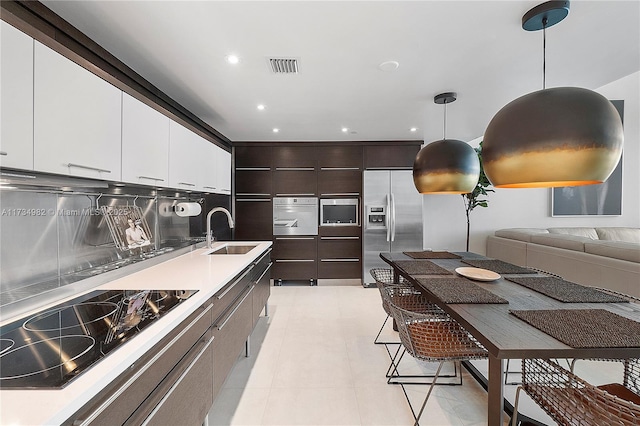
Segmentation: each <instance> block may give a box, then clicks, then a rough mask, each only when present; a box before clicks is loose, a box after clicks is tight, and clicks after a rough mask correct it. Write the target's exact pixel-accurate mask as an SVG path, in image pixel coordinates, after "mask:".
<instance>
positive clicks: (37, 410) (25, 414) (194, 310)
mask: <svg viewBox="0 0 640 426" xmlns="http://www.w3.org/2000/svg"><path fill="white" fill-rule="evenodd" d="M237 246H244V247H246V248H245V250H234V247H237ZM270 246H271V242H218V243H215V244H214V245H213V248H212V249H197V250H193V251H191V252H189V253H187V254H184V255H181V256H178V257H175V258H173V259H170V260H167V261H166V262H162V263H159V264H157V265H154V266H151V267H149V268H146V269H143V270H140V271H137V272H134V273H132V274H129V275H126V276H124V277H121V278H118V279H115V280H113V281H109V282H107V283H105V284H103V285H101V286H100V287H99V288H94V289H92V291H93V290H197V292H196V293H195V294H193V295H191V296H190V297H189V298H188V299H186V300H184V301H182V302H181V303H180V304H179V305H177V306H176V307H175V308H173V309H172V310H171V311H169V312H168V313H166V315H163V316H162V317H161V318H159V319H158V320H156V321H154V322H153V323H151V324H150V325H149V326H148V327H146V328H144V329H143V330H141V331H140V332H138V333H137V334H135V336H134V337H133V338H132V339H131V340H130V341H128V342H126V343H124V344H122V345H121V346H120V347H118V348H117V349H116V350H114V351H112V352H110V353H109V354H108V355H107V356H105V357H104V358H102V359H100V360H99V361H98V362H96V363H95V364H93V365H91V366H90V367H89V368H88V369H86V370H85V371H83V372H82V374H80V375H79V376H78V377H76V378H74V379H73V380H72V381H71V382H69V383H68V384H67V385H65V386H64V387H62V388H57V389H6V388H3V389H2V390H1V391H0V424H3V425H5V424H6V425H57V424H72V423H74V422H76V424H90V423H91V424H93V423H92V422H94V423H95V424H100V423H101V416H102V417H103V418H104V419H103V420H105V421H109V422H111V424H114V423H118V424H119V423H122V421H117V420H116V418H117V416H118V415H120V416H123V415H124V416H125V417H123V418H125V419H126V418H128V414H122V413H120V412H118V409H113V405H114V404H117V403H118V400H119V399H123V400H127V401H128V400H131V399H132V398H131V396H132V395H127V392H128V390H129V388H131V389H138V387H139V386H141V384H143V383H146V382H148V381H153V380H157V381H158V383H159V384H157V388H156V384H153V385H150V386H151V387H150V390H149V392H151V391H153V392H155V393H157V392H158V389H160V390H162V389H163V386H164V387H165V388H166V389H164V390H162V393H161V394H160V395H155V396H154V395H151V396H153V397H154V398H155V399H154V398H151V397H149V398H147V400H145V401H144V403H143V404H141V407H142V405H145V404H146V405H149V400H150V401H151V402H153V403H154V404H155V403H156V402H157V403H158V404H157V405H158V407H160V406H161V405H162V404H163V403H165V402H167V398H168V396H169V395H179V394H180V389H179V387H178V388H177V386H179V385H180V383H181V382H183V379H184V378H185V377H188V376H187V375H188V373H189V372H190V371H192V370H193V373H196V371H201V370H198V368H201V367H202V368H204V369H205V370H202V371H210V372H211V374H205V375H202V374H192V376H195V378H196V379H198V377H201V378H202V379H203V380H205V381H207V380H208V382H207V383H206V384H205V385H206V387H207V392H209V389H210V395H209V400H210V401H211V402H212V401H213V398H214V397H215V390H216V389H219V387H220V386H221V385H222V383H223V382H224V379H225V378H226V374H227V373H228V370H230V366H232V365H233V363H234V362H235V360H236V358H237V356H238V355H239V353H240V351H238V350H237V348H238V340H239V339H240V340H239V342H240V343H241V344H242V343H244V341H245V340H246V339H247V337H248V335H249V334H250V332H251V330H252V329H253V326H254V325H255V320H256V317H257V315H258V314H259V313H260V311H261V310H262V308H263V307H264V305H265V303H266V299H267V297H268V293H269V289H268V283H269V280H268V278H269V274H268V273H267V272H268V268H269V267H270V262H269V253H270V250H271V249H270ZM242 251H246V253H242ZM212 252H214V253H212ZM236 252H241V253H239V254H235V253H236ZM265 282H266V286H267V287H266V289H265V288H264V283H265ZM258 283H262V284H260V285H258ZM75 296H78V295H74V297H75ZM68 299H71V297H69V298H68ZM60 302H64V300H51V303H50V304H48V305H40V306H38V307H37V309H35V308H34V311H33V313H36V312H42V311H43V310H46V309H48V308H50V307H52V306H55V305H57V304H59V303H60ZM242 313H246V315H243V316H241V315H240V314H242ZM27 316H28V315H27ZM15 319H17V318H2V324H0V325H6V324H7V323H9V322H12V321H14V320H15ZM236 319H237V320H236ZM238 321H240V323H238ZM234 322H235V323H236V326H234ZM185 324H187V325H185ZM238 325H239V327H237V326H238ZM183 327H184V331H179V330H181V329H182V328H183ZM223 329H224V330H223ZM177 330H178V332H177ZM191 330H197V334H194V336H195V340H197V343H196V342H195V341H194V342H193V345H192V344H191V343H190V341H189V343H188V347H186V349H185V354H184V356H182V353H178V354H175V353H172V352H176V351H178V350H179V349H182V348H183V347H185V344H186V343H185V341H186V340H185V339H186V337H188V336H189V334H193V333H195V331H194V332H192V331H191ZM225 340H230V342H229V344H227V343H224V342H223V341H225ZM192 346H193V347H192ZM208 348H211V350H210V353H209V352H206V356H201V355H203V354H205V351H209V349H208ZM230 348H234V349H230ZM247 348H248V347H247ZM230 352H234V353H230ZM191 353H194V354H196V355H193V356H192V355H190V354H191ZM189 357H191V358H189ZM167 358H169V359H174V358H175V359H176V366H175V367H173V364H171V365H170V367H166V365H162V364H166V363H167V361H166V360H167ZM185 360H187V361H189V362H190V363H187V365H186V366H181V364H184V361H185ZM191 361H192V362H191ZM172 362H173V361H172ZM158 364H161V365H160V366H158ZM157 366H158V367H157ZM160 367H162V368H164V369H165V370H166V371H168V373H166V377H165V373H162V374H161V375H162V377H159V378H156V377H153V376H154V374H152V373H154V372H157V371H160V370H161V368H160ZM192 367H193V368H192ZM169 370H171V371H169ZM155 375H156V376H157V375H158V374H157V373H156V374H155ZM172 375H173V376H172ZM176 375H178V376H179V377H177V378H176V377H174V376H176ZM214 377H215V380H214ZM166 378H171V380H172V382H171V383H168V384H167V383H165V382H166ZM163 380H164V381H163ZM188 382H189V380H184V383H188ZM176 389H177V390H176ZM174 391H175V392H174ZM188 391H191V392H194V393H195V392H197V391H196V388H193V390H189V389H188ZM133 396H134V397H138V398H142V399H144V398H146V397H147V393H145V394H144V395H133ZM116 408H117V407H116ZM185 408H186V409H189V408H192V407H188V406H187V407H185ZM204 409H205V410H208V407H204ZM135 411H136V413H135V415H138V416H140V412H143V413H145V414H144V415H145V416H147V415H149V418H150V419H151V421H150V424H154V420H153V415H154V414H155V415H156V420H155V422H156V423H157V422H158V419H159V417H160V415H163V414H164V413H163V412H162V409H160V411H158V408H157V407H155V408H154V407H153V406H152V407H145V408H144V410H141V409H138V408H136V410H135ZM201 411H202V410H201ZM107 413H108V415H106V414H107ZM149 413H151V414H149ZM205 415H206V411H205ZM203 419H204V418H201V419H199V421H202V420H203ZM164 420H165V421H166V420H167V419H166V418H164ZM187 423H189V424H196V423H195V419H190V420H189V421H188V422H187Z"/></svg>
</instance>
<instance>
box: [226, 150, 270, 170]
mask: <svg viewBox="0 0 640 426" xmlns="http://www.w3.org/2000/svg"><path fill="white" fill-rule="evenodd" d="M233 150H234V155H235V165H236V170H238V169H243V168H249V169H255V168H259V169H264V168H266V169H269V168H271V155H272V147H271V146H260V145H250V146H249V145H245V146H242V145H240V146H236V147H234V149H233Z"/></svg>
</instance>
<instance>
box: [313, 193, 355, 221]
mask: <svg viewBox="0 0 640 426" xmlns="http://www.w3.org/2000/svg"><path fill="white" fill-rule="evenodd" d="M359 216H360V215H359V214H358V199H357V198H322V199H321V200H320V226H349V225H351V226H354V225H355V226H357V225H358V224H359Z"/></svg>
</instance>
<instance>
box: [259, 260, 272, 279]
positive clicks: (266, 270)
mask: <svg viewBox="0 0 640 426" xmlns="http://www.w3.org/2000/svg"><path fill="white" fill-rule="evenodd" d="M272 266H273V262H269V264H268V265H267V267H266V268H264V272H262V275H260V278H258V279H257V280H256V282H257V283H258V282H260V280H261V279H262V277H264V274H266V273H267V272H269V269H271V267H272Z"/></svg>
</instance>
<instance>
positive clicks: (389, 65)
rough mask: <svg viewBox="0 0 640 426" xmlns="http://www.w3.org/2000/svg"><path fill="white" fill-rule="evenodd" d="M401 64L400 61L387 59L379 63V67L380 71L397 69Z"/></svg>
mask: <svg viewBox="0 0 640 426" xmlns="http://www.w3.org/2000/svg"><path fill="white" fill-rule="evenodd" d="M399 66H400V62H398V61H385V62H383V63H381V64H380V65H378V69H379V70H380V71H395V70H397V69H398V67H399Z"/></svg>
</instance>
